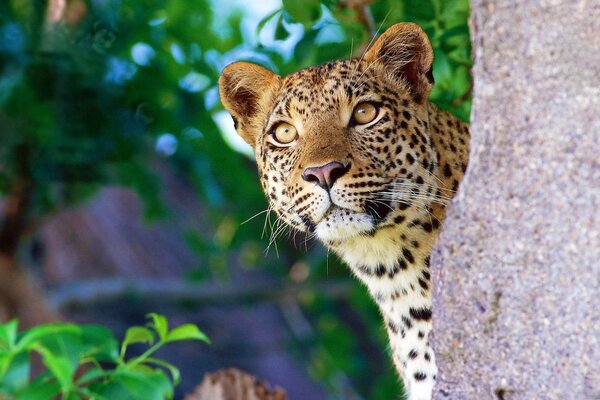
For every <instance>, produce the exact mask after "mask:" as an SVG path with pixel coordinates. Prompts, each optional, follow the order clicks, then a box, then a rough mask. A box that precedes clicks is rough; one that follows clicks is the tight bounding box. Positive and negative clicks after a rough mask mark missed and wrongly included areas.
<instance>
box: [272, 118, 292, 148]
mask: <svg viewBox="0 0 600 400" xmlns="http://www.w3.org/2000/svg"><path fill="white" fill-rule="evenodd" d="M272 136H273V139H274V140H275V142H277V143H279V144H290V143H292V142H293V141H294V140H296V139H297V138H298V131H297V130H296V128H295V127H294V125H291V124H288V123H287V122H282V123H280V124H278V125H277V126H275V127H274V128H273V131H272Z"/></svg>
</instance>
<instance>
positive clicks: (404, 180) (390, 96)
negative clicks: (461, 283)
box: [219, 22, 470, 400]
mask: <svg viewBox="0 0 600 400" xmlns="http://www.w3.org/2000/svg"><path fill="white" fill-rule="evenodd" d="M432 67H433V49H432V46H431V43H430V41H429V38H428V37H427V34H426V33H425V32H424V30H423V29H422V28H421V27H420V26H419V25H417V24H415V23H410V22H403V23H397V24H395V25H392V26H390V27H389V28H388V29H387V30H386V31H385V32H384V33H383V34H381V35H380V36H379V37H378V38H377V40H374V41H373V43H372V45H371V46H370V47H368V48H367V49H366V50H365V52H364V53H363V55H362V56H361V57H360V58H358V57H357V58H351V59H346V60H335V61H330V62H326V63H324V64H322V65H318V66H312V67H308V68H305V69H302V70H299V71H297V72H294V73H291V74H289V75H288V76H285V77H281V76H279V75H277V74H276V73H274V72H272V71H270V70H269V69H267V68H264V67H262V66H259V65H257V64H254V63H251V62H246V61H237V62H234V63H232V64H229V65H227V66H226V67H225V68H224V69H223V71H222V73H221V76H220V78H219V93H220V97H221V102H222V104H223V106H224V107H225V109H226V110H227V111H228V112H229V113H230V114H231V116H232V117H233V123H234V126H235V129H236V131H237V133H238V134H239V135H240V136H241V137H242V138H243V139H244V140H245V141H246V142H247V143H249V144H250V145H251V146H252V148H253V150H254V155H255V159H256V164H257V167H258V168H257V169H258V175H259V180H260V183H261V185H262V188H263V190H264V192H265V195H266V197H267V199H268V203H269V206H270V207H271V208H272V209H273V210H274V211H275V212H276V213H277V215H278V217H279V218H280V219H282V220H283V221H285V223H286V224H288V225H289V226H290V227H292V228H293V229H297V230H298V231H301V232H306V233H308V234H311V235H313V236H315V237H316V238H317V239H318V240H319V241H321V242H322V243H323V244H324V245H325V247H327V248H328V249H329V250H331V251H333V252H334V253H336V254H337V255H338V256H339V257H340V258H341V259H342V260H343V261H344V262H345V264H347V265H348V267H349V269H350V271H351V272H352V274H353V275H354V276H356V277H357V278H358V279H359V280H360V281H361V282H362V283H363V284H364V285H365V286H366V289H367V290H368V292H369V294H370V296H371V297H372V298H373V299H374V301H375V303H376V304H377V306H378V308H379V311H380V313H381V315H382V319H383V324H384V325H385V329H386V330H387V333H388V338H389V347H390V352H391V357H392V359H393V363H394V365H395V367H396V369H397V371H398V374H399V377H400V379H401V380H402V381H403V383H404V388H405V393H406V398H408V399H409V400H428V399H431V397H432V395H433V389H434V385H435V380H436V379H437V366H436V362H435V354H434V351H433V349H432V345H431V343H430V341H431V339H432V336H431V332H432V279H431V271H430V269H431V267H430V258H431V253H432V249H433V246H434V244H435V242H436V240H437V238H438V236H439V233H440V230H441V224H442V222H443V221H444V217H445V214H446V209H447V206H448V205H449V202H450V201H451V200H452V199H453V197H454V196H455V194H456V192H457V190H458V188H459V185H460V182H461V181H462V178H463V176H464V174H465V172H466V169H467V165H468V155H469V146H470V133H469V127H468V124H466V123H465V122H463V121H461V120H460V119H458V118H457V117H455V116H453V115H452V114H450V113H448V112H446V111H444V110H442V109H440V108H438V107H437V106H435V105H434V104H433V103H432V102H430V101H429V100H428V97H429V94H430V92H431V89H432V88H433V85H434V77H433V68H432Z"/></svg>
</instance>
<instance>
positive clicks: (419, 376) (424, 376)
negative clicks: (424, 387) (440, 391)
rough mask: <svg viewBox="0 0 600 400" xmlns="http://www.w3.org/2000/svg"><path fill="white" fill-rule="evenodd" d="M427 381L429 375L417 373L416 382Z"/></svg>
mask: <svg viewBox="0 0 600 400" xmlns="http://www.w3.org/2000/svg"><path fill="white" fill-rule="evenodd" d="M425 379H427V375H425V373H423V372H415V380H417V381H424V380H425Z"/></svg>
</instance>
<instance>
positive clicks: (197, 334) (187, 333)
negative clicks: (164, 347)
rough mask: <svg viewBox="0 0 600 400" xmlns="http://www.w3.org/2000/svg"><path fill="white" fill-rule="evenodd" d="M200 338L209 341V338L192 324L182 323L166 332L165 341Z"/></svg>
mask: <svg viewBox="0 0 600 400" xmlns="http://www.w3.org/2000/svg"><path fill="white" fill-rule="evenodd" d="M192 339H194V340H201V341H203V342H206V343H210V339H209V338H208V336H206V335H205V334H204V333H203V332H202V331H201V330H200V329H198V327H197V326H196V325H194V324H184V325H181V326H178V327H177V328H175V329H173V330H172V331H170V332H169V333H168V334H167V338H166V342H167V343H169V342H175V341H179V340H192Z"/></svg>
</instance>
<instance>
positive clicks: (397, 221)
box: [394, 215, 406, 224]
mask: <svg viewBox="0 0 600 400" xmlns="http://www.w3.org/2000/svg"><path fill="white" fill-rule="evenodd" d="M405 219H406V217H405V216H404V215H398V216H397V217H396V218H394V223H395V224H401V223H403V222H404V220H405Z"/></svg>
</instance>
